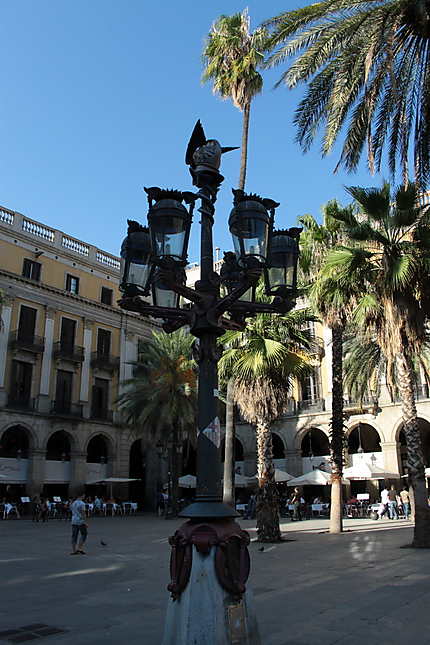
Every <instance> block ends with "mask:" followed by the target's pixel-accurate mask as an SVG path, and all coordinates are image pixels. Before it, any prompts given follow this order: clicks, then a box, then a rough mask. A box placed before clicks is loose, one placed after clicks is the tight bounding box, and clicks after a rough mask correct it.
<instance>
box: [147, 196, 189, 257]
mask: <svg viewBox="0 0 430 645" xmlns="http://www.w3.org/2000/svg"><path fill="white" fill-rule="evenodd" d="M145 190H146V192H147V193H148V199H149V202H150V207H149V212H148V224H149V231H150V236H151V244H152V250H153V255H154V257H155V258H156V259H158V260H163V259H170V260H173V261H174V262H175V263H181V264H185V263H186V260H187V250H188V240H189V236H190V229H191V219H192V208H190V211H188V210H187V209H186V207H185V206H184V205H183V204H182V200H185V201H186V196H187V195H188V193H181V192H180V191H175V190H161V189H160V188H145ZM184 195H185V197H184ZM154 202H155V203H154Z"/></svg>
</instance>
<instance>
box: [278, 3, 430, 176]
mask: <svg viewBox="0 0 430 645" xmlns="http://www.w3.org/2000/svg"><path fill="white" fill-rule="evenodd" d="M265 25H266V27H269V28H270V29H271V36H270V39H269V45H268V46H269V48H270V49H271V50H272V53H271V55H270V56H269V58H268V60H267V66H271V67H272V66H275V65H280V64H284V63H285V62H286V61H289V60H290V58H292V57H293V58H292V62H291V63H288V67H287V69H286V71H284V72H283V74H282V76H281V78H280V80H279V82H278V83H277V85H280V84H282V83H285V84H286V85H287V86H288V87H289V88H293V87H296V86H297V85H298V84H300V83H306V84H307V90H306V93H305V96H304V98H303V99H302V100H301V102H300V104H299V106H298V107H297V109H296V112H295V119H294V122H295V125H296V126H297V140H298V142H299V143H300V144H301V146H302V147H303V149H304V150H308V149H309V147H310V146H311V144H312V143H313V141H314V139H315V137H316V135H317V133H318V131H319V130H320V128H324V132H323V136H322V152H323V155H327V154H328V153H329V152H330V151H331V150H332V148H333V146H334V143H335V142H336V140H337V139H338V138H342V139H343V147H342V152H341V156H340V159H339V162H338V164H337V166H336V168H338V167H339V165H343V166H344V167H345V168H346V169H347V170H354V169H355V168H356V167H357V164H358V162H359V159H360V157H361V155H362V152H363V150H364V149H365V148H366V146H367V160H368V164H369V168H370V169H371V171H373V170H374V169H376V170H378V171H379V169H380V167H381V162H382V159H383V151H384V150H386V151H387V155H388V162H389V167H390V171H391V172H392V174H393V175H394V173H395V171H396V167H397V166H398V165H400V167H401V170H402V173H403V181H404V183H405V184H406V183H407V178H408V160H409V150H410V149H413V165H414V171H415V180H416V182H417V183H418V184H419V185H420V186H421V187H424V186H425V184H426V181H427V179H428V177H429V175H430V99H429V92H428V87H429V82H430V58H429V56H428V41H429V37H430V4H429V2H428V0H322V1H320V2H316V3H314V4H311V5H310V6H306V7H302V8H300V9H296V10H294V11H289V12H285V13H282V14H280V15H279V16H276V17H274V18H271V19H270V20H268V21H267V22H266V23H265Z"/></svg>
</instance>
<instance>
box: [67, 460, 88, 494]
mask: <svg viewBox="0 0 430 645" xmlns="http://www.w3.org/2000/svg"><path fill="white" fill-rule="evenodd" d="M70 461H71V467H72V473H71V478H70V485H69V494H70V495H72V496H74V495H77V494H79V493H82V492H83V491H84V487H85V484H86V481H87V455H86V453H85V452H79V451H77V450H73V451H72V452H71V453H70Z"/></svg>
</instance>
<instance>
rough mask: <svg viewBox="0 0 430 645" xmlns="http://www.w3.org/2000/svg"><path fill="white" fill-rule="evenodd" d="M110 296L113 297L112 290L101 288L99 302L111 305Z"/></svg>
mask: <svg viewBox="0 0 430 645" xmlns="http://www.w3.org/2000/svg"><path fill="white" fill-rule="evenodd" d="M112 296H113V289H108V287H102V293H101V298H100V300H101V302H102V303H103V304H104V305H111V304H112Z"/></svg>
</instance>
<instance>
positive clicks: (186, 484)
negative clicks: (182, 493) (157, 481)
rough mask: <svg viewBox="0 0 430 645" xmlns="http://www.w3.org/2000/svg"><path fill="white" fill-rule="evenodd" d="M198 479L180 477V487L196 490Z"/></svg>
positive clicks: (189, 476) (188, 476) (186, 476)
mask: <svg viewBox="0 0 430 645" xmlns="http://www.w3.org/2000/svg"><path fill="white" fill-rule="evenodd" d="M196 484H197V477H196V476H195V475H183V476H182V477H179V486H180V487H181V488H195V487H196Z"/></svg>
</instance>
